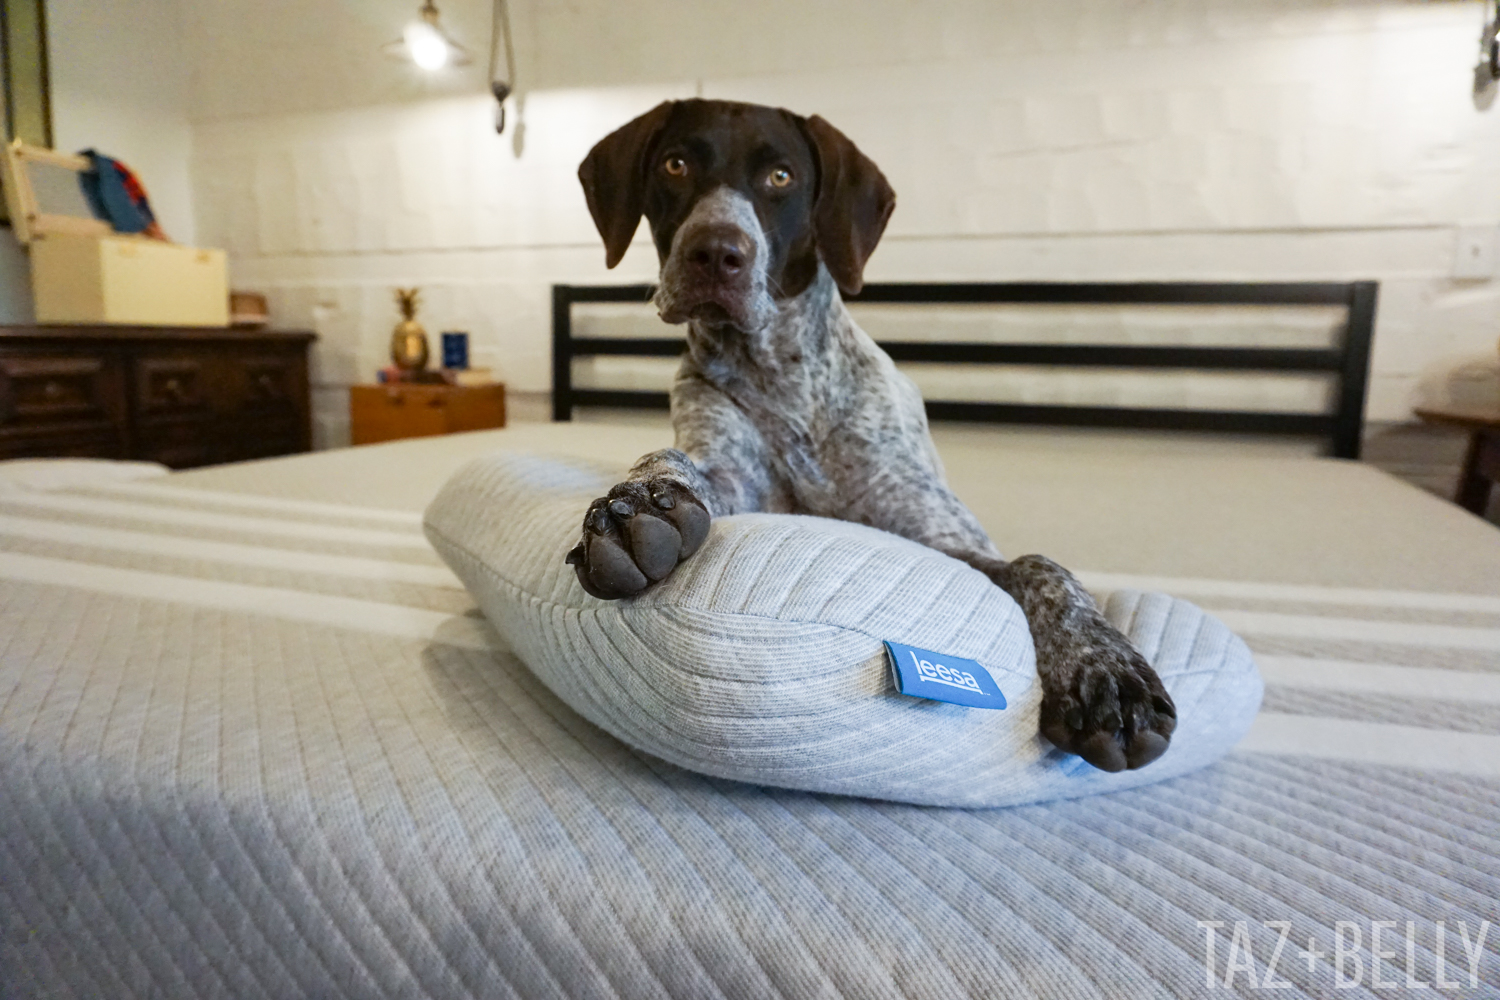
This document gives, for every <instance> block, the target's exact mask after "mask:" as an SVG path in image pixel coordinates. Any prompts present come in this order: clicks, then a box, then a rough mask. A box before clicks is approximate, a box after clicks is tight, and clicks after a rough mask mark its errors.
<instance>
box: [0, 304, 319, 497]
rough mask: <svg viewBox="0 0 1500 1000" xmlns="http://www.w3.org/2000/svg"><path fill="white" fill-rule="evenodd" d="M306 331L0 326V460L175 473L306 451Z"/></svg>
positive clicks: (308, 423) (310, 338) (308, 414)
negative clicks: (137, 466) (80, 460)
mask: <svg viewBox="0 0 1500 1000" xmlns="http://www.w3.org/2000/svg"><path fill="white" fill-rule="evenodd" d="M314 339H315V335H314V334H312V333H302V332H283V331H274V330H241V329H232V328H231V329H224V328H209V327H204V328H198V327H118V326H0V459H5V458H34V457H62V456H68V457H90V458H133V459H142V460H146V461H152V462H161V463H162V464H164V465H168V466H171V467H172V468H174V469H186V468H190V467H192V466H197V465H212V464H215V463H218V462H235V461H240V460H243V459H249V458H265V457H269V456H271V455H284V454H288V453H290V452H299V451H307V450H309V449H310V448H311V446H312V439H311V406H310V401H309V394H308V378H307V349H308V345H310V344H311V343H312V341H313V340H314Z"/></svg>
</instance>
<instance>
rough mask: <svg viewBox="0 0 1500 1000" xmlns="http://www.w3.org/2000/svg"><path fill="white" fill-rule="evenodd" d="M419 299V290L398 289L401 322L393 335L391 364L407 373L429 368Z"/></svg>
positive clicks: (425, 335) (397, 300)
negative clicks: (418, 305)
mask: <svg viewBox="0 0 1500 1000" xmlns="http://www.w3.org/2000/svg"><path fill="white" fill-rule="evenodd" d="M419 298H420V290H419V289H416V288H398V289H396V305H397V306H398V307H399V308H400V310H401V322H399V323H397V324H396V329H395V330H394V331H392V333H391V363H392V364H394V365H395V366H396V367H397V368H400V369H401V370H402V371H405V372H419V371H422V370H423V369H425V368H426V367H427V331H426V330H425V329H423V327H422V324H421V323H418V322H417V302H418V299H419Z"/></svg>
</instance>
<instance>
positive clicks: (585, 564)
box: [568, 100, 1176, 771]
mask: <svg viewBox="0 0 1500 1000" xmlns="http://www.w3.org/2000/svg"><path fill="white" fill-rule="evenodd" d="M578 176H579V179H580V180H581V181H582V182H583V190H584V194H585V195H586V197H587V198H588V206H589V211H590V212H591V213H593V217H594V222H595V224H596V225H597V226H598V228H599V233H600V235H601V236H602V237H603V238H604V246H605V255H606V256H605V260H606V263H607V264H608V265H609V266H610V267H614V266H615V265H616V264H617V263H619V261H620V258H621V257H623V256H624V255H625V251H626V248H627V247H629V245H630V241H631V239H632V237H633V236H634V235H635V231H636V228H637V227H638V226H639V224H640V220H641V216H642V215H644V216H645V217H646V220H647V222H648V223H649V224H650V226H651V235H652V238H653V240H654V241H655V243H656V249H657V254H658V256H659V258H660V261H661V277H660V282H659V285H658V288H657V291H656V297H655V304H656V306H657V309H658V310H659V311H660V313H661V318H662V319H663V320H665V321H666V322H668V323H686V324H687V354H686V355H685V356H684V358H683V361H682V367H681V368H680V369H679V370H678V373H677V379H676V382H675V384H674V385H673V388H672V425H673V428H674V430H675V432H676V439H677V447H675V448H670V449H667V450H665V451H659V452H656V453H655V454H651V455H647V456H646V457H644V458H642V459H641V460H640V461H639V462H637V463H636V465H635V467H634V468H633V469H632V470H631V472H630V475H629V478H628V479H627V480H626V481H625V482H623V483H620V484H619V485H618V486H616V487H615V488H614V489H612V490H610V491H609V495H608V496H604V497H600V498H599V499H598V500H596V501H594V503H593V504H592V505H591V506H590V507H589V509H588V512H587V513H586V514H585V515H584V519H583V539H582V541H580V542H579V544H578V546H577V547H576V548H574V549H573V551H572V552H570V553H569V554H568V562H569V563H571V564H573V565H574V566H575V567H576V568H577V571H578V579H579V582H580V583H582V584H583V587H584V589H585V590H587V591H588V592H589V593H590V594H593V595H594V596H595V597H600V598H605V599H613V598H622V597H629V596H631V595H633V594H636V593H639V592H640V591H641V590H643V589H645V588H646V587H648V586H650V585H651V584H652V583H653V582H655V581H657V580H661V579H663V578H664V577H666V576H667V575H668V574H669V573H671V572H672V569H673V567H675V566H676V565H677V563H678V562H679V561H681V560H683V559H686V558H688V557H689V556H691V555H692V554H693V552H694V551H695V550H696V549H697V548H698V546H699V545H700V544H701V543H702V541H703V539H704V537H705V536H706V535H707V533H708V527H709V523H710V518H711V517H722V516H724V515H727V514H738V513H744V512H747V511H775V512H785V513H796V514H814V515H818V516H821V517H834V518H842V519H844V520H849V521H858V522H859V523H861V524H868V525H872V526H874V527H876V528H881V529H884V530H886V531H890V532H894V533H895V534H898V535H902V536H905V537H906V538H910V539H913V540H915V541H917V542H921V543H923V544H926V545H929V546H931V547H933V548H935V549H938V550H940V551H942V552H945V553H947V554H949V555H951V556H953V557H955V558H957V559H961V560H963V561H964V562H967V563H968V564H969V565H971V566H973V567H975V568H976V569H978V570H979V571H980V572H982V573H984V574H986V575H987V576H988V577H989V578H990V579H991V580H993V581H994V582H995V583H996V585H998V586H1000V587H1002V588H1003V589H1004V590H1005V591H1006V592H1007V593H1009V594H1010V595H1011V596H1012V597H1013V598H1015V600H1016V602H1017V603H1018V604H1019V605H1020V606H1021V609H1022V610H1023V611H1024V612H1025V613H1026V617H1027V620H1028V622H1029V624H1030V627H1031V633H1032V637H1033V639H1034V640H1035V645H1036V653H1037V671H1038V674H1039V675H1040V678H1041V682H1042V691H1043V700H1042V710H1041V732H1042V735H1043V736H1045V737H1046V738H1047V739H1048V740H1050V741H1051V742H1052V743H1053V744H1055V745H1056V746H1058V747H1059V748H1061V749H1063V750H1065V751H1068V752H1070V753H1076V754H1079V755H1080V756H1082V757H1083V758H1084V759H1085V760H1087V761H1088V762H1089V763H1091V764H1093V765H1094V766H1096V767H1099V768H1103V769H1104V770H1107V771H1119V770H1123V769H1125V768H1136V767H1142V766H1144V765H1146V764H1149V763H1150V762H1151V761H1153V760H1155V759H1156V758H1157V757H1159V756H1161V754H1162V753H1163V752H1164V751H1165V750H1166V749H1167V745H1168V741H1169V740H1170V738H1171V734H1172V729H1173V726H1174V725H1175V723H1176V710H1175V708H1174V706H1173V704H1172V699H1171V698H1170V697H1169V696H1168V694H1167V692H1166V690H1165V689H1164V688H1163V687H1162V684H1161V681H1160V679H1159V678H1158V677H1157V676H1156V673H1155V672H1154V671H1153V670H1152V669H1151V667H1150V666H1149V665H1148V664H1147V663H1146V661H1145V660H1144V659H1143V658H1142V657H1141V656H1140V654H1139V653H1137V652H1136V650H1135V649H1134V648H1133V647H1131V645H1130V643H1129V642H1128V641H1127V640H1126V639H1125V637H1124V636H1123V635H1121V634H1120V633H1119V632H1118V631H1117V630H1116V629H1115V628H1114V627H1113V626H1111V625H1110V624H1109V623H1108V622H1107V621H1105V619H1104V618H1103V616H1102V615H1100V613H1099V611H1098V609H1097V607H1096V606H1095V604H1094V602H1093V600H1092V599H1091V598H1090V597H1089V595H1088V594H1087V593H1086V592H1085V591H1084V589H1083V587H1082V586H1081V585H1080V584H1079V583H1078V582H1077V580H1075V579H1074V578H1073V577H1072V575H1071V574H1069V573H1068V572H1067V570H1065V569H1063V568H1062V567H1061V566H1059V565H1057V564H1056V563H1054V562H1052V561H1051V560H1049V559H1046V558H1043V557H1041V556H1023V557H1021V558H1019V559H1015V560H1012V561H1010V562H1006V561H1005V560H1004V559H1003V558H1002V557H1001V555H1000V552H999V551H998V550H997V549H996V548H995V546H994V544H993V543H992V542H991V541H990V540H989V537H988V536H987V535H986V534H985V532H984V529H983V528H981V527H980V525H979V522H978V521H977V520H976V519H975V517H974V515H973V514H972V513H970V512H969V510H968V508H966V507H965V506H964V505H963V504H962V503H961V502H960V501H959V499H958V497H956V496H955V495H954V494H953V492H952V491H951V490H950V489H949V488H948V485H947V482H946V480H945V479H944V475H943V468H942V464H941V462H940V461H939V459H938V455H937V451H936V449H935V448H934V447H933V444H932V440H931V438H930V437H929V435H928V430H927V418H926V414H925V412H924V410H923V406H922V397H921V395H920V393H919V392H918V391H917V388H916V386H915V385H913V384H912V382H911V381H910V380H909V379H907V378H906V377H905V376H903V375H902V374H901V373H900V372H898V371H897V370H896V368H895V365H894V364H892V362H891V359H890V358H889V357H888V356H887V355H886V354H885V353H884V352H883V351H881V350H880V348H879V347H877V346H876V345H875V343H874V341H872V340H871V339H870V338H869V337H868V336H867V335H866V334H865V333H864V332H863V331H862V330H860V329H859V327H857V326H855V324H854V321H853V319H852V318H851V317H850V315H849V312H848V310H846V309H845V307H844V303H843V300H842V299H841V298H840V296H839V292H840V290H841V289H842V290H843V291H844V292H847V293H850V294H853V293H855V292H857V291H859V289H860V287H861V285H862V283H863V272H864V266H865V262H866V260H868V259H869V256H870V254H871V253H872V252H873V251H874V249H875V245H876V244H877V243H878V242H879V241H880V236H881V233H882V232H883V231H884V230H885V225H886V221H887V220H888V219H889V218H890V215H891V211H892V209H893V208H895V204H896V197H895V193H894V192H893V191H892V190H891V186H890V185H889V184H888V183H887V182H886V179H885V177H884V176H883V175H882V174H881V172H880V170H879V168H877V167H876V166H875V164H874V163H873V162H871V161H870V160H869V158H867V157H866V156H864V154H862V153H861V152H860V151H859V150H858V149H856V148H855V146H854V144H853V143H852V142H850V141H849V139H847V138H846V137H845V136H844V135H843V134H842V133H840V132H839V131H838V130H837V129H835V128H834V127H833V126H832V125H829V124H828V123H827V122H826V121H824V120H823V119H822V118H819V117H816V116H814V117H812V118H803V117H801V116H799V115H795V114H793V113H791V112H790V111H784V110H781V109H778V108H767V107H760V106H756V105H748V104H736V103H730V102H726V101H702V100H690V101H672V102H668V103H666V104H662V105H660V106H658V107H656V108H654V109H652V110H651V111H648V112H647V113H646V114H644V115H642V116H641V117H639V118H637V119H635V120H634V121H632V122H629V123H628V124H626V125H624V126H623V127H621V128H620V129H619V130H618V131H616V132H613V133H611V134H610V135H608V136H606V137H605V138H604V139H603V140H601V141H600V142H599V144H598V145H596V146H595V147H594V148H593V150H592V151H591V152H590V153H589V155H588V158H587V159H585V160H584V161H583V165H582V166H581V167H580V168H579V171H578Z"/></svg>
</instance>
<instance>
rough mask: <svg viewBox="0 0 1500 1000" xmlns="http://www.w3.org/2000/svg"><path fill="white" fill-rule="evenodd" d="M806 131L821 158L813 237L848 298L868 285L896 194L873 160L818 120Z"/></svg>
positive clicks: (809, 121) (807, 123)
mask: <svg viewBox="0 0 1500 1000" xmlns="http://www.w3.org/2000/svg"><path fill="white" fill-rule="evenodd" d="M803 128H804V130H805V131H806V133H807V137H808V139H809V140H811V142H812V146H813V151H814V152H815V153H817V157H818V200H817V202H816V203H815V204H814V205H813V232H814V234H815V235H816V236H817V240H818V251H819V252H820V253H821V254H822V256H823V263H824V264H825V265H826V266H827V268H828V273H829V274H831V275H833V280H834V281H836V282H838V286H839V288H840V289H841V290H842V291H844V292H845V293H846V294H848V295H853V294H855V293H856V292H858V291H859V290H860V289H861V288H862V287H864V283H865V277H864V275H865V261H867V260H869V259H870V254H872V253H874V252H875V245H876V244H877V243H879V242H880V234H881V233H883V232H885V224H886V222H887V221H888V220H889V219H890V217H891V212H892V210H894V209H895V207H896V192H895V191H893V190H892V189H891V185H890V183H889V182H887V181H886V179H885V175H884V174H882V173H881V172H880V168H879V167H877V166H876V165H875V163H874V161H873V160H871V159H870V158H869V157H868V156H866V155H865V154H864V153H861V152H860V151H859V149H858V148H856V147H855V145H854V143H852V142H850V141H849V137H848V136H846V135H844V133H842V132H840V131H839V130H838V129H836V128H834V127H833V126H832V125H830V124H828V122H826V121H824V120H823V119H822V118H820V117H818V116H817V115H813V116H812V117H811V118H808V119H807V120H806V121H805V122H804V124H803Z"/></svg>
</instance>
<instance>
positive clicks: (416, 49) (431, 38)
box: [401, 21, 450, 72]
mask: <svg viewBox="0 0 1500 1000" xmlns="http://www.w3.org/2000/svg"><path fill="white" fill-rule="evenodd" d="M401 38H402V40H403V41H404V42H406V50H407V52H409V53H411V61H412V62H414V63H416V64H417V65H418V66H419V67H421V68H422V69H425V70H427V71H428V72H432V71H433V70H439V69H442V68H443V67H444V66H446V65H448V57H449V54H450V53H449V51H448V39H446V38H444V37H443V34H442V32H440V31H438V29H437V28H435V27H433V26H432V25H430V24H428V23H427V22H426V21H413V22H412V23H411V24H408V25H407V26H406V30H405V31H403V32H402V33H401Z"/></svg>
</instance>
